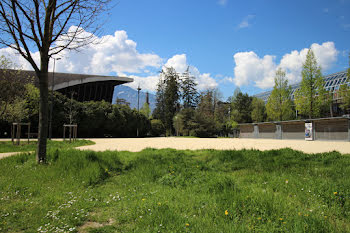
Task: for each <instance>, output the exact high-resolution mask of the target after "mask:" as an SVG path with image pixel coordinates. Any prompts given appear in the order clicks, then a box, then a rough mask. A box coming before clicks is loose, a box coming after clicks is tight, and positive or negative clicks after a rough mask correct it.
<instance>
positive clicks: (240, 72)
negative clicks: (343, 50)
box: [233, 42, 339, 89]
mask: <svg viewBox="0 0 350 233" xmlns="http://www.w3.org/2000/svg"><path fill="white" fill-rule="evenodd" d="M310 48H311V49H312V50H313V52H314V53H315V57H316V60H317V62H318V64H319V65H321V67H322V71H326V70H328V69H330V68H331V66H332V65H333V64H334V62H336V60H337V56H338V53H339V52H338V51H337V49H336V48H335V45H334V43H333V42H325V43H323V44H317V43H314V44H312V45H311V46H310ZM307 52H308V48H304V49H302V50H300V51H297V50H294V51H291V52H290V53H288V54H285V55H284V56H283V57H282V59H281V60H280V63H279V64H278V63H276V61H275V60H276V56H273V55H265V56H264V57H262V58H260V57H259V56H258V55H257V54H256V53H255V52H253V51H250V52H239V53H236V54H235V55H234V56H233V58H234V61H235V63H236V66H235V68H234V74H235V75H234V78H233V82H234V83H235V84H236V85H237V86H243V85H248V84H253V85H255V86H257V87H259V88H262V89H265V88H271V87H273V85H274V76H275V71H276V69H277V68H279V67H281V68H282V69H284V70H285V71H286V77H287V79H288V80H289V82H290V83H297V82H300V81H301V75H300V73H301V70H302V66H303V62H304V61H305V59H306V54H307Z"/></svg>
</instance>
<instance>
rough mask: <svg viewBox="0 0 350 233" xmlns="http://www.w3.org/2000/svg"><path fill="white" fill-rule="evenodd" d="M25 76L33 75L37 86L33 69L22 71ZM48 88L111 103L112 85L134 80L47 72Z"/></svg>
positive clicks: (84, 99)
mask: <svg viewBox="0 0 350 233" xmlns="http://www.w3.org/2000/svg"><path fill="white" fill-rule="evenodd" d="M22 72H23V75H26V76H27V77H34V78H33V80H34V83H35V85H36V86H38V82H39V81H38V79H37V78H36V74H35V72H34V71H22ZM48 81H49V90H54V91H58V92H60V93H62V94H64V95H66V96H67V97H69V98H70V97H71V95H72V93H73V98H74V99H75V100H77V101H80V102H84V101H101V100H104V101H106V102H109V103H112V98H113V91H114V87H115V86H117V85H121V84H124V83H130V82H133V81H134V80H133V79H132V78H127V77H117V76H101V75H87V74H71V73H57V72H55V73H52V72H49V80H48Z"/></svg>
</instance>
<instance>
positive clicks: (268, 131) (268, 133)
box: [258, 123, 276, 139]
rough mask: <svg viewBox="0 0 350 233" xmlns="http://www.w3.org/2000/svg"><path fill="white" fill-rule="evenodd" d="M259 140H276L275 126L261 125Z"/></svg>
mask: <svg viewBox="0 0 350 233" xmlns="http://www.w3.org/2000/svg"><path fill="white" fill-rule="evenodd" d="M258 137H259V138H270V139H275V138H276V125H275V124H272V123H271V124H262V125H259V136H258Z"/></svg>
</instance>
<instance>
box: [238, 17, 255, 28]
mask: <svg viewBox="0 0 350 233" xmlns="http://www.w3.org/2000/svg"><path fill="white" fill-rule="evenodd" d="M254 18H255V15H247V16H246V17H245V18H244V19H243V20H242V22H241V23H240V24H239V25H238V29H242V28H247V27H250V26H251V22H250V21H251V20H253V19H254Z"/></svg>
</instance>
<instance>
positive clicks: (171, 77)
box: [153, 67, 180, 135]
mask: <svg viewBox="0 0 350 233" xmlns="http://www.w3.org/2000/svg"><path fill="white" fill-rule="evenodd" d="M179 98H180V84H179V76H178V74H177V73H176V70H175V69H174V68H172V67H170V68H165V71H162V74H161V76H160V78H159V83H158V87H157V94H156V99H157V103H156V108H155V110H154V112H153V117H154V118H156V119H160V120H161V121H162V122H163V124H164V126H165V128H166V131H167V132H168V134H169V135H173V133H174V128H173V118H174V116H175V114H176V112H177V111H178V110H179Z"/></svg>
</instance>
